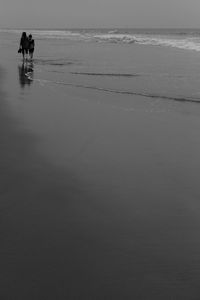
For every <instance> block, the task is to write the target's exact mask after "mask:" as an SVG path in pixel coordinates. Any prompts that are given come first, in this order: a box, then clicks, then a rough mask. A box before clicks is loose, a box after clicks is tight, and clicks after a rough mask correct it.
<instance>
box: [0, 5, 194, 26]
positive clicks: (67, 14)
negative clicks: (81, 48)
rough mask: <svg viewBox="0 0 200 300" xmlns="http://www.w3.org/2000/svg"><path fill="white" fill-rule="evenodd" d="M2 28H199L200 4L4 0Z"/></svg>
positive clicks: (0, 22) (1, 15)
mask: <svg viewBox="0 0 200 300" xmlns="http://www.w3.org/2000/svg"><path fill="white" fill-rule="evenodd" d="M0 6H1V9H0V27H1V28H2V27H17V28H28V27H29V28H39V27H43V28H44V27H45V28H58V27H59V28H61V27H64V28H72V27H200V0H1V1H0Z"/></svg>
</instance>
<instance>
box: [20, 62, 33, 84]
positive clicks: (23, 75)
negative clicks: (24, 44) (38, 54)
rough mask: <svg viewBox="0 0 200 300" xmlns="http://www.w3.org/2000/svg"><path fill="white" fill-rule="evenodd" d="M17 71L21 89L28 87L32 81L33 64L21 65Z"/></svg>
mask: <svg viewBox="0 0 200 300" xmlns="http://www.w3.org/2000/svg"><path fill="white" fill-rule="evenodd" d="M18 70H19V83H20V85H21V87H22V88H24V87H25V85H30V84H31V83H32V81H33V63H24V62H23V63H22V65H19V66H18Z"/></svg>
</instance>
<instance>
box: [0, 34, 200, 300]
mask: <svg viewBox="0 0 200 300" xmlns="http://www.w3.org/2000/svg"><path fill="white" fill-rule="evenodd" d="M8 40H9V43H8V42H5V45H4V50H3V49H2V53H1V55H2V58H4V59H2V61H3V65H4V68H5V75H4V81H3V89H4V91H5V96H4V97H3V95H2V101H1V107H2V109H1V112H5V113H4V114H2V117H1V118H0V119H1V122H2V126H1V128H2V129H1V130H2V134H1V137H2V138H1V144H2V146H3V147H1V153H2V155H1V157H3V159H2V162H1V165H2V166H3V168H1V169H2V172H1V179H2V180H1V182H2V183H3V184H2V185H1V191H2V192H1V222H2V227H1V235H0V236H1V245H2V246H1V250H0V254H1V255H0V257H1V259H0V260H1V266H2V267H1V270H2V271H1V272H0V274H1V277H0V278H1V289H0V295H2V299H15V298H16V295H17V296H18V295H20V299H66V298H67V299H134V298H136V299H181V300H182V299H198V298H199V295H200V289H199V279H200V256H199V253H200V243H199V230H200V222H199V211H200V210H199V209H200V207H199V194H200V190H199V180H198V178H199V173H200V163H199V152H200V138H199V130H198V129H199V127H200V121H199V110H200V105H199V104H198V102H195V101H196V100H197V101H199V100H198V99H197V98H198V97H199V95H198V80H199V75H198V64H199V63H198V62H197V54H196V53H195V54H194V53H188V52H184V51H182V50H180V51H179V50H175V49H167V50H166V49H165V50H164V51H165V52H162V49H160V48H159V49H155V48H153V47H152V46H149V47H146V46H145V48H143V47H141V46H138V45H137V46H136V47H134V48H131V47H132V46H130V45H123V46H122V45H121V46H119V48H117V49H116V48H114V46H113V45H102V44H95V43H92V44H89V43H83V44H82V43H80V42H72V41H70V42H68V43H67V44H66V42H63V41H51V42H50V41H45V40H44V41H43V40H40V41H38V44H37V47H38V48H36V49H37V51H38V52H36V53H35V60H34V62H33V64H31V63H28V64H22V62H21V61H18V60H17V59H16V57H14V56H13V45H15V44H16V39H15V38H13V36H12V37H11V38H10V39H8ZM4 41H5V40H4ZM5 50H6V51H5ZM13 69H14V70H13ZM124 91H126V92H127V91H131V93H129V94H127V93H124ZM121 92H122V93H121ZM144 93H146V94H145V95H144ZM154 96H155V97H154ZM157 96H158V97H157ZM194 99H195V101H193V100H194ZM3 149H4V150H3Z"/></svg>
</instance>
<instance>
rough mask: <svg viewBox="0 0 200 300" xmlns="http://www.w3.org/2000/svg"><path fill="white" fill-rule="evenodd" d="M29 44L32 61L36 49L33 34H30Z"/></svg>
mask: <svg viewBox="0 0 200 300" xmlns="http://www.w3.org/2000/svg"><path fill="white" fill-rule="evenodd" d="M28 42H29V46H28V52H29V58H30V60H32V59H33V52H34V48H35V41H34V40H33V38H32V35H31V34H29V36H28Z"/></svg>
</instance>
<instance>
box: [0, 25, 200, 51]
mask: <svg viewBox="0 0 200 300" xmlns="http://www.w3.org/2000/svg"><path fill="white" fill-rule="evenodd" d="M0 32H12V33H15V34H19V35H21V30H17V29H16V30H6V29H4V30H2V29H1V30H0ZM27 32H29V30H27ZM163 32H164V31H163ZM31 33H32V34H33V35H34V36H35V38H37V39H62V40H63V39H69V40H74V41H87V42H88V41H91V42H99V43H112V44H133V43H135V44H140V45H152V46H160V47H161V46H162V47H171V48H178V49H184V50H190V51H191V50H192V51H198V52H200V32H199V31H181V30H179V31H169V32H166V33H165V34H163V33H162V34H161V33H158V32H157V33H156V31H155V33H154V34H153V33H152V31H150V32H145V31H144V32H143V33H138V32H137V31H135V32H134V31H133V30H129V31H128V30H126V31H123V30H83V29H82V30H31Z"/></svg>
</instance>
